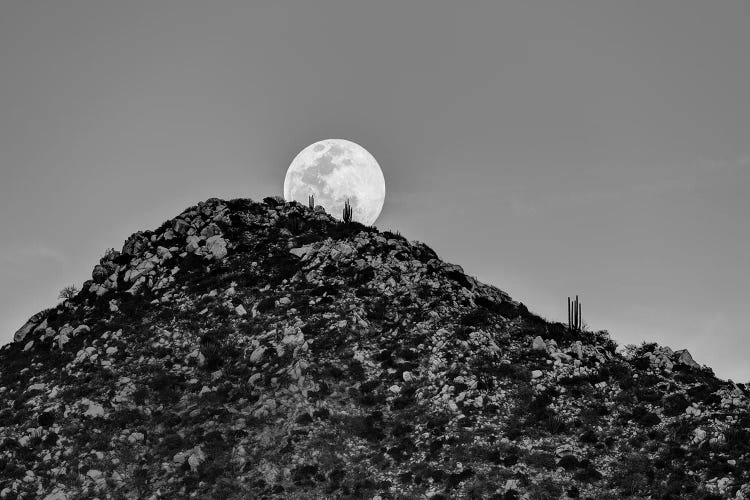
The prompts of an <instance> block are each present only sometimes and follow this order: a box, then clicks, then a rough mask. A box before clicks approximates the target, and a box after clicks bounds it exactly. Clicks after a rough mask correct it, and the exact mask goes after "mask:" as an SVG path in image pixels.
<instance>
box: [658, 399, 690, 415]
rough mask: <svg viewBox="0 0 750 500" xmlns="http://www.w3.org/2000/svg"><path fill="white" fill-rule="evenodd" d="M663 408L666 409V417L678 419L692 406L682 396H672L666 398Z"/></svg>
mask: <svg viewBox="0 0 750 500" xmlns="http://www.w3.org/2000/svg"><path fill="white" fill-rule="evenodd" d="M662 406H663V407H664V415H666V416H668V417H676V416H677V415H680V414H682V413H683V412H684V411H685V409H686V408H687V407H688V406H690V403H689V402H688V400H687V399H685V396H683V395H682V394H670V395H669V396H666V397H665V398H664V401H663V403H662Z"/></svg>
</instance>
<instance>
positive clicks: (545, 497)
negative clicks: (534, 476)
mask: <svg viewBox="0 0 750 500" xmlns="http://www.w3.org/2000/svg"><path fill="white" fill-rule="evenodd" d="M562 492H563V489H562V487H561V486H560V485H559V484H558V483H556V482H555V481H554V480H552V479H550V478H544V479H542V480H541V481H539V482H538V483H536V484H533V485H531V486H530V487H529V492H528V494H529V499H530V500H557V499H558V498H560V496H561V495H562Z"/></svg>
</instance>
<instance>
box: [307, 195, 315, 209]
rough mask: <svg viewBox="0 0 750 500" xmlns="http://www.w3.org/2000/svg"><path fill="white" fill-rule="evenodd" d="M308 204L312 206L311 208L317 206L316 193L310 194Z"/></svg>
mask: <svg viewBox="0 0 750 500" xmlns="http://www.w3.org/2000/svg"><path fill="white" fill-rule="evenodd" d="M307 206H308V207H310V210H312V209H313V208H315V195H312V194H311V195H310V196H308V197H307Z"/></svg>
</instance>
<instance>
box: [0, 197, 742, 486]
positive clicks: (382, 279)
mask: <svg viewBox="0 0 750 500" xmlns="http://www.w3.org/2000/svg"><path fill="white" fill-rule="evenodd" d="M92 278H93V279H92V280H90V281H88V282H86V283H85V284H84V288H83V291H81V292H80V293H79V294H78V295H77V296H76V297H74V298H72V299H70V300H67V301H65V302H63V303H61V304H59V305H58V306H57V307H54V308H52V309H49V310H46V311H42V312H41V313H39V314H37V315H36V316H35V317H33V318H31V320H30V321H29V323H27V324H26V325H24V326H23V327H22V328H21V329H20V330H19V331H18V332H17V333H16V336H15V342H13V343H11V344H9V345H6V346H4V347H3V348H2V349H1V350H0V445H1V446H0V498H4V499H5V498H27V499H30V498H45V499H47V500H61V499H72V498H132V499H136V498H300V499H303V498H304V499H306V498H380V499H387V498H425V497H432V498H505V499H510V498H533V499H544V498H550V499H553V498H578V497H580V498H592V499H603V498H629V497H632V498H750V474H749V472H748V471H750V412H748V396H747V388H746V387H744V386H743V385H742V384H733V383H731V382H725V381H722V380H718V379H717V378H715V377H714V376H713V373H712V372H711V370H710V369H708V368H705V367H700V366H699V365H697V364H696V363H695V362H694V361H693V360H692V358H691V357H690V355H689V353H687V352H686V351H679V352H676V353H675V352H672V351H671V350H670V349H668V348H665V347H659V346H657V345H655V344H644V345H642V346H639V347H635V346H629V347H628V348H626V349H624V350H617V351H616V350H615V348H616V345H615V343H614V342H612V341H611V340H610V339H609V337H608V335H607V334H606V332H598V333H593V332H581V333H574V332H569V331H568V330H567V328H566V327H565V326H563V325H561V324H555V323H548V322H546V321H544V320H543V319H542V318H539V317H538V316H536V315H534V314H532V313H530V312H529V311H528V309H527V308H526V307H525V306H524V305H523V304H520V303H518V302H515V301H513V300H512V299H511V298H510V297H509V296H508V295H507V294H506V293H504V292H502V291H500V290H498V289H496V288H494V287H491V286H487V285H484V284H482V283H479V282H477V281H476V280H475V279H474V278H472V277H469V276H466V275H464V273H463V272H462V270H461V268H460V267H458V266H455V265H451V264H446V263H444V262H442V261H441V260H439V259H438V258H437V256H436V255H435V253H434V252H433V251H432V250H431V249H430V248H429V247H427V246H426V245H424V244H421V243H416V242H409V241H407V240H406V239H404V238H402V237H400V236H399V235H393V234H390V233H380V232H378V231H377V230H376V229H374V228H367V227H364V226H361V225H359V224H356V223H352V224H348V225H347V224H342V223H339V222H337V221H335V220H334V219H332V218H331V217H330V216H328V215H327V214H325V213H324V212H323V211H322V210H319V209H316V210H314V211H313V210H310V209H308V208H307V207H303V206H301V205H299V204H296V203H287V204H285V203H283V201H281V200H279V199H273V198H266V199H265V200H264V202H262V203H253V202H251V201H249V200H233V201H229V202H226V201H222V200H218V199H211V200H208V201H207V202H205V203H200V204H199V205H198V206H196V207H191V208H190V209H188V210H186V211H185V212H183V213H182V214H180V215H179V216H178V217H177V218H175V219H173V220H171V221H168V222H166V223H165V224H164V225H162V227H160V228H159V229H157V230H156V231H146V232H141V233H137V234H135V235H133V236H131V237H130V238H129V239H128V240H127V241H126V242H125V245H124V247H123V250H122V252H116V251H112V252H108V253H107V255H105V257H104V258H102V260H101V262H100V263H99V264H98V265H97V266H96V267H95V268H94V270H93V273H92Z"/></svg>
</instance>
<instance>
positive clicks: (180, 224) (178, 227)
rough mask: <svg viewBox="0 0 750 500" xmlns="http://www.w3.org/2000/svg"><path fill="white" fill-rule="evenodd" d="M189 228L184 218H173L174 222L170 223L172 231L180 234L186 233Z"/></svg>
mask: <svg viewBox="0 0 750 500" xmlns="http://www.w3.org/2000/svg"><path fill="white" fill-rule="evenodd" d="M189 228H190V224H188V223H187V222H186V221H185V220H184V219H175V220H174V223H173V224H172V229H173V230H174V232H175V233H177V234H181V235H184V234H185V233H187V231H188V229H189Z"/></svg>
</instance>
